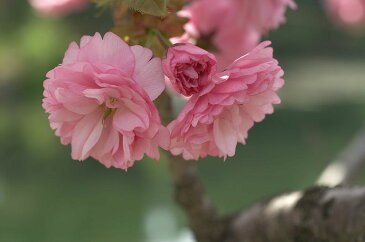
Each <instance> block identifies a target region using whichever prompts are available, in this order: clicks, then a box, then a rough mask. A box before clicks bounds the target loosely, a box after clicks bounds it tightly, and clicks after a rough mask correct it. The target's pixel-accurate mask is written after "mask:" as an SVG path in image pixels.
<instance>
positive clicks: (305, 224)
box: [224, 187, 365, 242]
mask: <svg viewBox="0 0 365 242" xmlns="http://www.w3.org/2000/svg"><path fill="white" fill-rule="evenodd" d="M364 228H365V189H364V188H360V187H335V188H328V187H314V188H311V189H309V190H306V191H304V192H293V193H288V194H284V195H281V196H277V197H274V198H272V199H270V200H268V201H266V202H262V203H259V204H257V205H254V206H253V207H251V208H249V209H247V210H245V211H242V212H241V213H239V214H238V215H237V216H236V217H235V218H234V219H233V220H232V222H231V230H230V231H229V233H227V234H228V235H229V236H228V237H227V238H226V239H225V240H224V241H225V242H233V241H234V242H237V241H242V242H246V241H247V242H309V241H310V242H364V241H365V229H364Z"/></svg>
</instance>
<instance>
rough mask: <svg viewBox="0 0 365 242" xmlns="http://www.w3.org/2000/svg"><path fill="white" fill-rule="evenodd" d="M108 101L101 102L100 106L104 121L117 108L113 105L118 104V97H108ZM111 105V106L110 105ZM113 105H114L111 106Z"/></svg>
mask: <svg viewBox="0 0 365 242" xmlns="http://www.w3.org/2000/svg"><path fill="white" fill-rule="evenodd" d="M108 101H109V102H107V104H106V103H103V104H101V105H100V106H101V107H102V108H103V109H104V115H103V120H104V121H105V120H106V119H107V118H108V117H109V116H111V115H113V114H114V113H115V111H117V108H116V107H115V106H116V104H118V102H119V99H118V98H115V97H109V100H108ZM111 106H112V107H111ZM113 106H114V107H113Z"/></svg>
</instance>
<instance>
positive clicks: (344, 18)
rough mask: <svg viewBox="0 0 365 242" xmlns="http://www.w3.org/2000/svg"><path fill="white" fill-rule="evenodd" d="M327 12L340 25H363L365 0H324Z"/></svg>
mask: <svg viewBox="0 0 365 242" xmlns="http://www.w3.org/2000/svg"><path fill="white" fill-rule="evenodd" d="M324 3H325V6H326V9H327V12H328V13H329V15H330V16H331V17H332V19H333V20H334V21H335V22H337V23H338V24H340V25H346V26H349V27H357V26H360V25H362V26H363V25H365V0H325V1H324Z"/></svg>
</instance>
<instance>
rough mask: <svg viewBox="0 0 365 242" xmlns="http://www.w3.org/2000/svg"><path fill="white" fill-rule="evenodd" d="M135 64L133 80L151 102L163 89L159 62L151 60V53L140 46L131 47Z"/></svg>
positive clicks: (157, 59) (162, 77)
mask: <svg viewBox="0 0 365 242" xmlns="http://www.w3.org/2000/svg"><path fill="white" fill-rule="evenodd" d="M131 50H132V52H133V54H134V56H135V60H136V64H135V69H134V73H133V79H134V80H135V81H136V82H137V83H138V84H139V85H140V86H141V87H142V88H143V89H144V90H145V91H146V93H147V94H148V96H149V97H150V98H151V100H152V101H153V100H155V99H156V98H157V97H158V96H159V95H160V94H161V93H162V91H163V90H164V89H165V79H164V75H163V72H162V67H161V60H160V59H159V58H153V59H151V58H152V51H151V50H150V49H147V48H143V47H142V46H139V45H135V46H132V47H131Z"/></svg>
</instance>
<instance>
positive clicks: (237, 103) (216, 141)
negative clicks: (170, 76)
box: [168, 41, 284, 160]
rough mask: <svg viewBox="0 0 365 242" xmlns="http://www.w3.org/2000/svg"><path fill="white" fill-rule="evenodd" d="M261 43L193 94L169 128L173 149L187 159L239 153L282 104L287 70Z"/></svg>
mask: <svg viewBox="0 0 365 242" xmlns="http://www.w3.org/2000/svg"><path fill="white" fill-rule="evenodd" d="M268 45H270V42H269V41H267V42H263V43H261V44H260V45H259V46H257V47H256V48H255V49H254V50H252V51H251V52H249V53H248V54H247V55H245V56H243V57H241V58H239V59H237V60H236V61H235V62H234V63H233V64H231V65H230V66H229V67H228V68H227V70H226V71H224V72H221V73H219V74H217V75H216V76H215V77H214V82H215V85H214V86H213V87H211V88H209V89H205V90H204V91H203V92H201V93H199V94H195V95H193V96H192V97H191V99H190V100H189V101H188V102H187V104H186V105H185V107H184V108H183V110H182V111H181V113H180V114H179V116H178V117H177V119H176V120H174V121H173V122H171V123H170V124H169V125H168V128H169V130H170V132H171V147H170V150H171V152H172V153H173V154H174V155H179V154H182V155H183V157H184V159H187V160H191V159H195V160H197V159H199V157H205V156H207V155H211V156H219V157H227V156H233V155H234V154H235V150H236V145H237V143H243V144H244V143H245V139H246V138H247V132H248V130H249V129H250V128H251V127H252V126H253V124H254V122H260V121H262V120H263V119H264V117H265V115H266V114H270V113H272V112H273V106H272V105H273V104H279V103H280V98H279V97H278V96H277V94H276V91H277V90H278V89H279V88H281V87H282V86H283V84H284V80H283V79H281V77H282V76H283V74H284V73H283V70H282V69H281V67H280V66H279V65H278V62H277V60H275V59H274V58H273V50H272V48H269V47H267V46H268Z"/></svg>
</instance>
